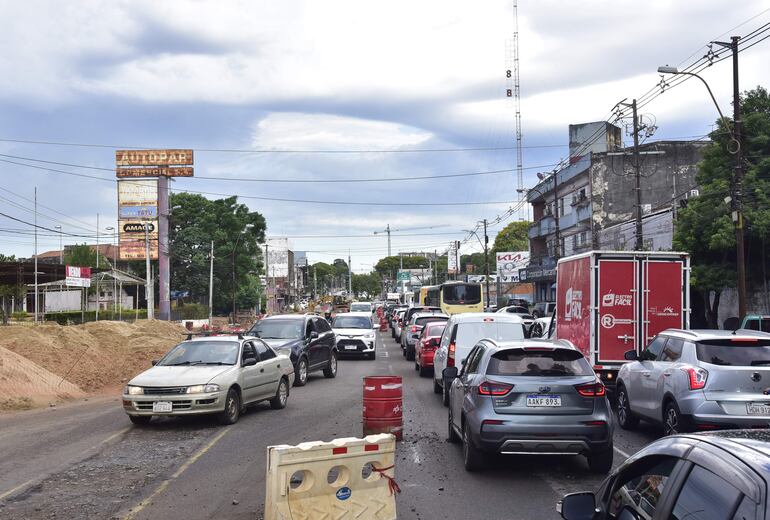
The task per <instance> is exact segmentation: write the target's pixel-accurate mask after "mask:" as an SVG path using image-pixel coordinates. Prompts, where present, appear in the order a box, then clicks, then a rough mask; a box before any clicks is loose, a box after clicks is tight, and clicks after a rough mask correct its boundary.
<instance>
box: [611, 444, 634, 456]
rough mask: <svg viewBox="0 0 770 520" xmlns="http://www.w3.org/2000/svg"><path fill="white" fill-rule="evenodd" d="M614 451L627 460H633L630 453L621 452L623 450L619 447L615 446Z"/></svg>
mask: <svg viewBox="0 0 770 520" xmlns="http://www.w3.org/2000/svg"><path fill="white" fill-rule="evenodd" d="M614 449H615V451H617V452H618V453H620V454H621V455H623V456H624V457H625V458H627V459H630V458H631V455H629V454H628V453H626V452H625V451H623V450H621V449H620V448H618V447H617V446H614Z"/></svg>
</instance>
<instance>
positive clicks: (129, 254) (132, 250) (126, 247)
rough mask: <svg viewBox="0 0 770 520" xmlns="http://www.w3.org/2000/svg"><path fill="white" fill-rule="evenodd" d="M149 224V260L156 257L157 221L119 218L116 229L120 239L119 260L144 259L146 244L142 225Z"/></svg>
mask: <svg viewBox="0 0 770 520" xmlns="http://www.w3.org/2000/svg"><path fill="white" fill-rule="evenodd" d="M145 224H147V225H149V226H150V234H149V238H150V260H157V258H158V221H157V220H150V221H141V220H119V221H118V230H119V235H118V236H119V239H120V259H121V260H144V259H145V250H146V244H145V241H144V225H145Z"/></svg>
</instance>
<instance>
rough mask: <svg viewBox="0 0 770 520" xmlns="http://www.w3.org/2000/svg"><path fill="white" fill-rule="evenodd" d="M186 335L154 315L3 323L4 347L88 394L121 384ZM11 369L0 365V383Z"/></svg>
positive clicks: (0, 344) (1, 337)
mask: <svg viewBox="0 0 770 520" xmlns="http://www.w3.org/2000/svg"><path fill="white" fill-rule="evenodd" d="M184 338H185V337H184V329H183V328H182V326H181V325H179V324H176V323H169V322H164V321H154V320H139V321H137V322H136V323H125V322H120V321H99V322H92V323H86V324H84V325H70V326H62V325H57V324H55V323H45V324H41V325H37V326H28V325H25V326H22V325H12V326H7V327H2V328H0V347H1V348H4V349H7V350H10V351H12V352H14V353H16V354H18V355H20V356H23V357H24V358H26V359H27V360H28V361H30V362H31V363H32V364H34V365H38V366H39V367H42V368H43V369H45V370H46V371H48V372H50V373H53V374H55V375H57V376H59V378H64V380H65V381H66V382H67V383H69V384H71V385H73V387H74V388H78V389H79V390H81V391H84V392H88V393H94V392H99V391H104V390H113V389H115V388H118V387H120V386H121V385H122V384H123V383H125V382H126V381H127V380H128V379H131V378H132V377H133V376H135V375H136V374H138V373H139V372H142V371H143V370H146V369H147V368H149V367H150V366H151V365H150V362H151V360H153V359H158V358H160V357H161V356H162V355H163V354H165V353H166V352H168V350H169V349H170V348H171V347H172V346H174V345H175V344H177V343H179V342H180V341H181V340H183V339H184ZM6 372H7V369H6V367H4V366H3V365H0V382H1V381H2V380H3V377H6V376H7V375H8V374H6ZM59 378H57V383H58V379H59ZM2 388H3V387H2V386H0V395H2V390H1V389H2ZM29 397H30V398H32V399H33V400H34V399H35V398H34V397H33V396H29Z"/></svg>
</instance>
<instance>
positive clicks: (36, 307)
mask: <svg viewBox="0 0 770 520" xmlns="http://www.w3.org/2000/svg"><path fill="white" fill-rule="evenodd" d="M37 309H38V305H37V186H35V322H34V323H35V325H37Z"/></svg>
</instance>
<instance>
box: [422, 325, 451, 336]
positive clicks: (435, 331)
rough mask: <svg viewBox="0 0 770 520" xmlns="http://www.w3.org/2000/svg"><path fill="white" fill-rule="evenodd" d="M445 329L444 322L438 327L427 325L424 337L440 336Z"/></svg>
mask: <svg viewBox="0 0 770 520" xmlns="http://www.w3.org/2000/svg"><path fill="white" fill-rule="evenodd" d="M445 328H446V322H443V323H440V324H438V325H428V330H426V331H425V335H426V336H441V334H443V333H444V329H445Z"/></svg>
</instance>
